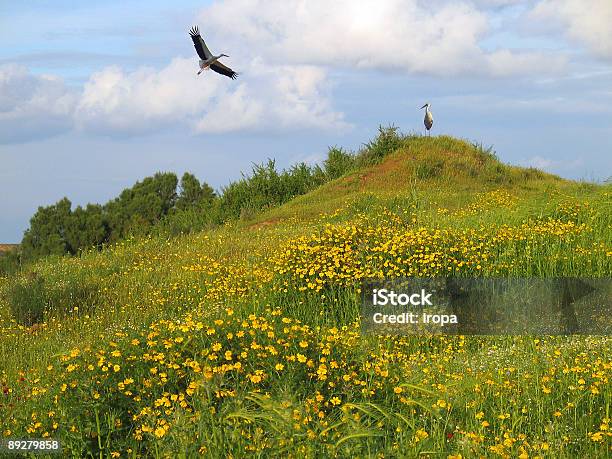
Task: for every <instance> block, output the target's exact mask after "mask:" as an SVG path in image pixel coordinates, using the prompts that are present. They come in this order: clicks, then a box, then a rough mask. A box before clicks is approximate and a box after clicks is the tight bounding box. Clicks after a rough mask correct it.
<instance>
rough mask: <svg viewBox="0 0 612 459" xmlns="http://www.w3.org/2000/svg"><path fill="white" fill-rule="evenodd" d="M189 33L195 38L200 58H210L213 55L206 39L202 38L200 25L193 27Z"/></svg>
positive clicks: (194, 44) (194, 43)
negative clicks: (205, 41)
mask: <svg viewBox="0 0 612 459" xmlns="http://www.w3.org/2000/svg"><path fill="white" fill-rule="evenodd" d="M189 35H191V39H192V40H193V46H194V47H195V49H196V52H197V53H198V56H200V59H202V60H207V59H210V58H211V57H212V53H211V52H210V51H209V50H208V48H207V46H206V43H204V40H202V37H201V36H200V30H199V29H198V26H194V27H192V28H191V30H190V31H189Z"/></svg>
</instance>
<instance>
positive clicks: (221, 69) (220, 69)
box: [210, 61, 238, 80]
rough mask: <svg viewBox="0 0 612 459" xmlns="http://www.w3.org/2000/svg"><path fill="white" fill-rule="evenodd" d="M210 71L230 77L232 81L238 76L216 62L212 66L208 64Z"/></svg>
mask: <svg viewBox="0 0 612 459" xmlns="http://www.w3.org/2000/svg"><path fill="white" fill-rule="evenodd" d="M210 69H211V70H213V71H215V72H217V73H220V74H221V75H225V76H228V77H230V78H231V79H232V80H235V79H236V78H238V74H237V73H236V72H234V71H233V70H232V69H230V68H229V67H227V66H225V65H223V64H222V63H221V62H219V61H217V62H215V63H213V64H210Z"/></svg>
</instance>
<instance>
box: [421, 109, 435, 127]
mask: <svg viewBox="0 0 612 459" xmlns="http://www.w3.org/2000/svg"><path fill="white" fill-rule="evenodd" d="M429 107H431V104H430V103H429V102H427V103H426V104H425V105H423V106H422V107H421V110H423V109H425V119H424V120H423V123H424V124H425V129H427V134H428V135H429V130H430V129H431V127H432V126H433V115H432V114H431V112H430V111H429Z"/></svg>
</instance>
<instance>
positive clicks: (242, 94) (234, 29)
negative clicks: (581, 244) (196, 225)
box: [0, 0, 612, 242]
mask: <svg viewBox="0 0 612 459" xmlns="http://www.w3.org/2000/svg"><path fill="white" fill-rule="evenodd" d="M610 23H612V3H611V2H609V0H589V1H583V0H554V1H553V0H533V1H517V0H464V1H460V2H458V1H450V0H430V1H421V0H380V1H374V0H365V1H362V2H354V1H349V0H338V1H336V2H331V3H330V2H327V1H324V0H308V1H303V0H286V1H283V2H280V1H270V0H224V1H215V2H202V1H197V2H196V1H177V2H161V1H125V0H123V1H104V2H101V1H88V2H81V1H54V2H47V1H33V0H30V1H28V2H13V3H8V2H2V3H1V4H0V164H1V165H2V166H1V168H0V242H18V241H19V240H20V239H21V236H22V234H23V231H24V230H25V229H26V228H27V226H28V221H29V218H30V217H31V215H32V214H33V213H34V212H35V211H36V209H37V207H38V206H39V205H48V204H51V203H54V202H56V201H57V200H59V199H61V198H62V197H64V196H68V197H69V198H70V199H71V200H72V202H73V204H74V205H77V204H85V203H87V202H105V201H106V200H108V199H110V198H112V197H114V196H116V195H117V194H118V193H119V192H120V191H121V190H122V189H123V188H125V187H127V186H130V185H132V184H133V183H134V182H135V181H136V180H139V179H142V178H143V177H145V176H147V175H151V174H153V173H154V172H156V171H175V172H177V173H179V174H181V173H182V172H184V171H187V170H188V171H192V172H193V173H195V174H196V175H197V176H198V177H199V178H200V179H202V180H205V181H207V182H208V183H210V184H211V185H212V186H213V187H215V188H219V187H221V186H223V185H225V184H227V183H228V182H229V181H231V180H233V179H236V178H238V177H240V174H241V172H242V171H248V170H250V167H251V164H252V163H258V162H262V161H264V160H266V159H267V158H275V159H276V161H277V164H278V165H280V166H282V167H284V166H288V165H291V164H293V163H295V162H298V161H307V162H314V161H320V160H321V159H322V158H323V157H324V155H325V153H326V151H327V148H328V146H331V145H339V146H344V147H347V148H351V149H357V148H359V146H360V145H361V144H362V143H363V142H366V141H367V140H368V139H369V138H371V137H372V136H373V135H374V133H375V131H376V129H377V126H378V125H379V124H383V125H386V124H391V123H392V124H395V125H398V126H400V128H401V129H402V130H403V131H405V132H411V131H417V132H419V131H421V130H422V116H423V113H422V111H420V110H419V107H420V106H421V105H423V104H424V103H425V102H427V101H429V102H431V104H432V111H433V113H434V119H435V124H434V134H450V135H454V136H458V137H462V138H467V139H469V140H475V141H478V142H481V143H483V144H485V145H492V146H493V147H494V148H495V150H496V151H497V153H498V156H499V157H500V158H501V159H502V160H503V161H505V162H509V163H513V164H520V165H533V166H536V167H540V168H542V169H545V170H547V171H550V172H554V173H557V174H559V175H561V176H564V177H569V178H575V179H587V180H603V179H606V178H608V177H609V176H611V175H612V155H611V153H612V151H611V150H612V84H611V83H612V65H611V64H612V28H611V27H610V26H609V24H610ZM193 24H198V25H199V26H200V29H201V31H202V34H203V36H204V38H205V39H206V40H207V43H208V45H209V47H210V48H211V49H212V51H213V52H216V53H221V52H223V53H226V54H229V55H230V56H231V57H230V58H227V59H225V60H224V62H225V63H226V64H228V65H230V66H231V67H232V68H234V69H235V70H236V71H238V72H239V73H240V77H239V78H238V79H237V80H236V81H232V80H230V79H228V78H225V77H222V76H221V75H217V74H214V73H213V72H205V73H204V74H203V75H201V76H200V77H196V75H195V73H196V72H197V70H198V69H197V58H196V56H195V52H194V49H193V46H192V43H191V40H190V39H189V37H188V35H187V30H188V28H189V27H190V26H191V25H193Z"/></svg>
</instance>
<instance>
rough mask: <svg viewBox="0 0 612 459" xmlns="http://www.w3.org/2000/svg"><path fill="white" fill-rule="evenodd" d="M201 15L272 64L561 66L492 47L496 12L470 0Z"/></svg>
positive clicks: (246, 5)
mask: <svg viewBox="0 0 612 459" xmlns="http://www.w3.org/2000/svg"><path fill="white" fill-rule="evenodd" d="M487 3H491V4H494V5H496V6H499V5H500V4H509V3H513V2H512V1H509V0H506V1H501V2H500V1H494V2H487ZM200 19H201V21H200V22H202V23H204V24H206V29H207V31H213V32H214V34H213V36H214V37H215V38H217V37H223V40H224V42H223V43H224V44H223V46H224V50H219V52H221V51H225V52H228V49H229V48H231V49H232V53H234V52H235V51H236V50H240V51H241V52H242V53H243V54H244V55H249V56H253V55H255V56H261V57H262V58H263V59H265V60H266V61H267V62H281V63H294V64H306V65H326V66H345V67H356V68H379V69H381V70H386V71H388V70H391V71H394V70H401V71H407V72H411V73H427V74H435V75H456V74H470V75H494V76H505V75H514V74H517V73H527V72H529V73H533V72H534V70H537V71H540V72H543V73H548V72H550V71H554V70H557V69H558V67H559V64H560V61H559V60H558V59H557V58H553V59H552V65H551V59H549V57H548V56H547V55H545V54H543V53H534V52H517V51H510V50H505V51H502V52H501V53H500V52H488V51H485V50H484V49H483V48H481V46H480V45H479V41H480V40H481V39H482V38H483V37H484V36H485V35H486V34H487V32H488V31H489V17H488V16H487V15H486V14H485V13H484V12H483V11H480V10H479V9H477V8H476V7H475V6H474V5H473V4H471V3H467V2H464V3H457V2H449V1H438V2H433V4H432V2H428V3H425V2H420V1H418V0H385V1H380V0H363V1H358V2H356V1H353V0H337V1H334V2H329V1H327V0H310V1H308V2H305V1H303V0H286V1H284V2H282V3H279V2H277V1H273V0H225V1H223V2H216V3H214V4H213V5H212V6H210V7H208V8H206V9H205V10H203V12H202V13H201V15H200ZM216 41H219V39H217V40H216ZM228 54H231V53H229V52H228ZM525 61H528V62H530V63H535V64H537V68H536V69H534V68H530V69H527V68H525V67H524V66H523V65H522V64H523V63H524V62H525Z"/></svg>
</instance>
